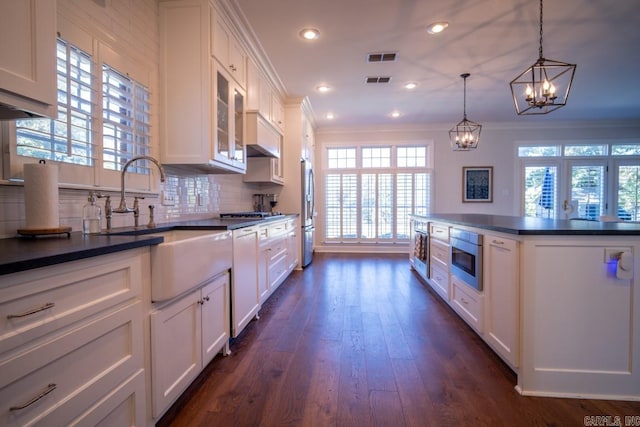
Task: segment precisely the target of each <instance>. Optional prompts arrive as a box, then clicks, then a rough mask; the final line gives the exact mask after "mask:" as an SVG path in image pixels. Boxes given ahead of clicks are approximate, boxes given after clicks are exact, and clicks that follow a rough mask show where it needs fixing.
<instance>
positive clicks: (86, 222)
mask: <svg viewBox="0 0 640 427" xmlns="http://www.w3.org/2000/svg"><path fill="white" fill-rule="evenodd" d="M87 200H89V203H88V204H86V205H84V207H83V208H82V232H83V233H84V234H93V233H99V232H100V221H101V220H102V210H101V209H100V206H98V205H96V194H95V193H94V192H93V191H90V192H89V198H88V199H87Z"/></svg>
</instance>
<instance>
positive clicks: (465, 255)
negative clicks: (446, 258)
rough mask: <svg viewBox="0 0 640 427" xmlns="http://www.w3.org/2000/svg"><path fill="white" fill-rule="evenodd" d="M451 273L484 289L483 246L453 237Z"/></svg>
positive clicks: (479, 288)
mask: <svg viewBox="0 0 640 427" xmlns="http://www.w3.org/2000/svg"><path fill="white" fill-rule="evenodd" d="M450 244H451V264H450V269H451V274H453V275H454V276H456V277H458V278H460V279H462V280H463V281H464V282H465V283H466V284H468V285H470V286H471V287H473V288H475V289H477V290H478V291H482V246H478V245H476V244H473V243H469V242H466V241H464V240H460V239H458V238H454V237H452V238H451V239H450Z"/></svg>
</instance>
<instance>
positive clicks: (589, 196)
mask: <svg viewBox="0 0 640 427" xmlns="http://www.w3.org/2000/svg"><path fill="white" fill-rule="evenodd" d="M564 163H566V170H567V179H566V180H565V184H564V194H561V200H562V206H561V212H562V214H563V216H564V218H581V219H591V220H597V219H599V218H600V216H601V215H605V214H607V212H608V208H609V204H608V200H607V196H608V193H609V191H608V186H607V181H608V177H607V175H608V168H607V162H606V160H593V159H590V160H567V161H565V162H564Z"/></svg>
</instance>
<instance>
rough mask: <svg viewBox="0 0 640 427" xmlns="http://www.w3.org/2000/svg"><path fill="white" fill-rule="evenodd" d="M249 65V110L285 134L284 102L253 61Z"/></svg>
mask: <svg viewBox="0 0 640 427" xmlns="http://www.w3.org/2000/svg"><path fill="white" fill-rule="evenodd" d="M247 64H248V65H247V110H248V111H255V112H257V113H259V114H260V115H261V116H262V117H264V119H265V120H267V121H268V122H269V123H270V124H271V125H272V126H273V127H274V128H275V129H277V131H278V133H280V134H284V128H285V118H284V116H285V112H284V105H283V104H282V100H281V99H280V97H279V96H278V94H277V93H276V91H275V90H274V89H273V86H272V84H271V83H270V81H269V79H268V78H267V77H266V75H265V74H264V73H263V72H262V71H260V70H259V69H258V66H257V65H256V64H255V63H254V62H253V61H251V60H249V61H248V62H247Z"/></svg>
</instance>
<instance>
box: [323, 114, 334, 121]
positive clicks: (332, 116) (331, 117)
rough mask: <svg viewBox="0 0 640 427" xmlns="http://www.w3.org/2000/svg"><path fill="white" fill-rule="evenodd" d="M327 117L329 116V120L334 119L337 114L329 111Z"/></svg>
mask: <svg viewBox="0 0 640 427" xmlns="http://www.w3.org/2000/svg"><path fill="white" fill-rule="evenodd" d="M325 117H326V118H327V120H333V119H335V118H336V116H335V115H334V114H333V113H327V114H326V115H325Z"/></svg>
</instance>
